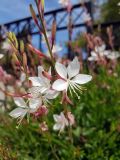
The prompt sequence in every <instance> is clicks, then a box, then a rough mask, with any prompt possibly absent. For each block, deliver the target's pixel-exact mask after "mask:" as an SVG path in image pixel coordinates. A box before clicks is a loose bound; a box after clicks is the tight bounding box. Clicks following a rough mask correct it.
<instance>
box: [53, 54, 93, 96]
mask: <svg viewBox="0 0 120 160" xmlns="http://www.w3.org/2000/svg"><path fill="white" fill-rule="evenodd" d="M55 68H56V71H57V73H58V75H59V76H60V77H61V78H59V79H57V80H56V81H55V82H54V83H53V85H52V87H53V89H54V90H56V91H66V92H67V90H68V89H69V90H70V93H71V94H72V93H75V94H76V95H77V96H78V94H77V92H76V91H80V92H81V87H80V85H82V84H85V83H87V82H89V81H91V79H92V76H91V75H87V74H79V71H80V63H79V61H78V58H77V57H75V58H74V59H73V61H72V62H70V63H69V65H68V67H66V66H65V65H63V64H61V63H58V62H57V63H56V65H55Z"/></svg>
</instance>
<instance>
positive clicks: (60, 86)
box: [52, 79, 68, 91]
mask: <svg viewBox="0 0 120 160" xmlns="http://www.w3.org/2000/svg"><path fill="white" fill-rule="evenodd" d="M67 87H68V83H67V82H66V81H64V80H62V79H58V80H56V81H55V82H54V83H53V85H52V88H53V89H54V90H56V91H63V90H67Z"/></svg>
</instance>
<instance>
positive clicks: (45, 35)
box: [35, 0, 55, 66]
mask: <svg viewBox="0 0 120 160" xmlns="http://www.w3.org/2000/svg"><path fill="white" fill-rule="evenodd" d="M35 3H36V6H37V10H38V15H39V18H40V21H41V24H42V28H43V33H44V38H45V41H46V43H47V47H48V50H49V54H50V57H51V60H52V63H53V66H54V64H55V62H54V57H53V54H52V50H51V48H50V44H49V41H48V38H47V34H46V29H45V25H44V20H43V18H42V16H41V13H40V10H39V6H38V3H37V0H35Z"/></svg>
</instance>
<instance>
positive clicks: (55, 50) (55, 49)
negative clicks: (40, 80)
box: [46, 45, 63, 56]
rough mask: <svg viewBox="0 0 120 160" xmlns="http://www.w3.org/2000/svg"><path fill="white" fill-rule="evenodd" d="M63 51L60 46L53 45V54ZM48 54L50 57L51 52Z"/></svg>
mask: <svg viewBox="0 0 120 160" xmlns="http://www.w3.org/2000/svg"><path fill="white" fill-rule="evenodd" d="M62 49H63V48H62V47H61V46H60V45H53V49H52V53H53V54H55V53H58V52H60V51H62ZM46 54H47V55H48V56H49V52H47V53H46Z"/></svg>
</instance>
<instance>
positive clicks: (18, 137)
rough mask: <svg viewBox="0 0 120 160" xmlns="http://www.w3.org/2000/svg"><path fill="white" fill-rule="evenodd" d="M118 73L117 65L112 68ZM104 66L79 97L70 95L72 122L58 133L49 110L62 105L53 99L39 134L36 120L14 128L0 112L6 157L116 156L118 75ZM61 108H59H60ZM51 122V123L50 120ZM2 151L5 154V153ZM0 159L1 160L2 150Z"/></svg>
mask: <svg viewBox="0 0 120 160" xmlns="http://www.w3.org/2000/svg"><path fill="white" fill-rule="evenodd" d="M116 73H117V76H118V77H119V76H120V68H119V66H118V67H117V69H116ZM118 77H115V76H114V75H108V73H107V72H106V70H105V69H104V68H99V74H96V75H94V78H93V81H92V82H90V84H88V85H87V91H85V92H84V93H83V94H82V95H81V99H80V100H78V99H74V106H73V107H72V112H73V113H74V115H75V119H76V125H75V126H74V127H73V129H72V130H71V129H70V128H66V129H65V132H64V133H62V134H60V135H58V134H57V133H55V132H54V131H52V126H53V123H54V122H53V117H52V113H53V112H54V113H59V109H60V107H62V105H61V104H60V103H59V100H57V101H55V102H54V106H52V108H51V114H50V115H49V118H48V119H49V121H48V123H49V125H50V126H51V129H50V132H49V133H44V134H42V133H41V132H40V130H39V122H38V121H36V120H34V121H31V122H30V124H28V123H27V122H26V121H24V122H23V124H22V125H21V126H20V128H19V129H16V123H15V122H14V121H12V120H11V119H10V118H8V116H7V115H1V116H0V122H1V123H0V137H1V138H0V148H1V146H2V148H3V149H4V150H6V151H7V154H8V158H6V160H14V159H18V160H119V157H120V79H119V78H118ZM60 110H61V109H60ZM50 123H51V124H50ZM7 154H6V155H7ZM10 156H11V157H10ZM0 159H1V160H2V159H3V160H4V159H5V158H3V154H2V152H0Z"/></svg>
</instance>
